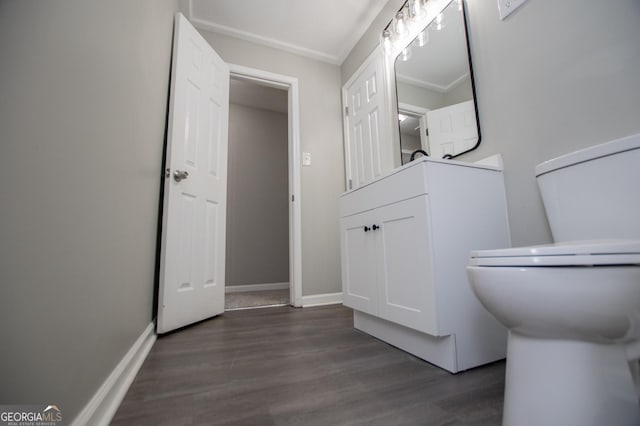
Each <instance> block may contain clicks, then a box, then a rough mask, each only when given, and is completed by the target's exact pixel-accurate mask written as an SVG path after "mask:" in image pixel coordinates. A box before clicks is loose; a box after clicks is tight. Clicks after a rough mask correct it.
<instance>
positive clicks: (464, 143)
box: [427, 101, 478, 158]
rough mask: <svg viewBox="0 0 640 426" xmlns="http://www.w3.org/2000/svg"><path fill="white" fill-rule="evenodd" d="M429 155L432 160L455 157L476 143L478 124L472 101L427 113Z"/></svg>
mask: <svg viewBox="0 0 640 426" xmlns="http://www.w3.org/2000/svg"><path fill="white" fill-rule="evenodd" d="M427 127H428V129H429V153H430V155H431V156H432V157H434V158H442V157H443V156H445V155H447V154H450V155H456V154H459V153H461V152H464V151H467V150H469V149H471V148H473V147H474V146H475V145H476V143H477V142H478V124H477V121H476V110H475V105H474V103H473V101H466V102H461V103H459V104H455V105H450V106H448V107H444V108H439V109H434V110H431V111H429V112H427Z"/></svg>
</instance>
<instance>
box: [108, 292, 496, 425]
mask: <svg viewBox="0 0 640 426" xmlns="http://www.w3.org/2000/svg"><path fill="white" fill-rule="evenodd" d="M503 387H504V362H498V363H494V364H490V365H488V366H485V367H481V368H476V369H473V370H470V371H467V372H463V373H459V374H457V375H452V374H450V373H448V372H446V371H444V370H441V369H439V368H437V367H434V366H432V365H430V364H428V363H426V362H424V361H422V360H419V359H417V358H415V357H413V356H411V355H409V354H407V353H405V352H403V351H400V350H398V349H396V348H394V347H392V346H389V345H387V344H385V343H383V342H380V341H378V340H376V339H374V338H372V337H370V336H368V335H366V334H363V333H361V332H359V331H357V330H354V329H353V319H352V311H351V310H350V309H348V308H345V307H343V306H340V305H332V306H323V307H317V308H305V309H296V308H291V307H288V306H287V307H277V308H268V309H253V310H243V311H232V312H226V313H225V314H224V315H222V316H221V317H218V318H214V319H211V320H208V321H203V322H201V323H198V324H195V325H193V326H191V327H187V328H185V329H182V330H179V331H178V332H175V333H171V334H168V335H166V336H163V337H160V338H159V339H158V340H157V342H156V344H155V346H154V347H153V349H152V350H151V352H150V354H149V357H148V358H147V360H146V361H145V363H144V365H143V366H142V369H141V370H140V372H139V374H138V376H137V377H136V379H135V381H134V383H133V384H132V386H131V388H130V389H129V392H128V393H127V395H126V397H125V399H124V401H123V402H122V405H121V406H120V409H119V410H118V412H117V413H116V416H115V417H114V419H113V423H112V424H113V425H133V424H135V425H211V424H224V425H305V426H307V425H347V424H349V425H355V424H367V425H371V424H374V425H401V424H406V425H420V424H424V425H444V424H447V425H453V424H461V425H464V424H467V425H497V424H500V421H501V415H502V397H503Z"/></svg>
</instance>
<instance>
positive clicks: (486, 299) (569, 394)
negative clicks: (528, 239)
mask: <svg viewBox="0 0 640 426" xmlns="http://www.w3.org/2000/svg"><path fill="white" fill-rule="evenodd" d="M468 271H469V276H470V281H471V287H472V289H473V291H474V293H475V294H476V296H477V297H478V299H479V300H480V302H481V303H482V304H483V305H484V306H485V307H486V308H487V310H488V311H489V312H491V313H492V314H493V315H494V316H495V317H496V318H497V319H498V320H499V321H500V322H501V323H502V324H504V325H505V326H506V327H507V328H508V329H509V340H508V347H507V372H506V380H505V402H504V417H503V421H504V424H505V425H525V424H526V425H528V424H531V425H554V424H557V425H581V426H584V425H603V424H611V425H638V424H640V409H639V406H638V395H637V393H636V388H635V383H634V377H633V374H632V373H633V371H632V369H631V368H630V365H629V358H630V356H632V355H631V354H629V353H628V350H627V346H626V344H631V343H633V342H635V341H637V340H638V339H639V338H640V241H606V242H575V243H571V244H558V245H547V246H537V247H527V248H514V249H505V250H487V251H478V252H473V253H472V259H471V266H469V267H468ZM636 379H637V378H636Z"/></svg>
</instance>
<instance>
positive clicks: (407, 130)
mask: <svg viewBox="0 0 640 426" xmlns="http://www.w3.org/2000/svg"><path fill="white" fill-rule="evenodd" d="M395 77H396V93H397V98H398V99H397V101H398V113H399V114H398V122H399V127H400V149H401V152H402V164H405V163H407V162H408V161H410V157H411V154H412V153H416V154H417V151H418V150H421V151H422V152H423V153H426V154H427V155H429V156H432V157H434V158H454V157H457V156H458V155H461V154H464V153H466V152H469V151H471V150H473V149H475V148H477V147H478V145H479V144H480V128H479V125H478V115H477V107H476V99H475V90H474V85H473V72H472V68H471V59H470V53H469V44H468V39H467V27H466V19H465V6H464V2H463V1H462V0H453V1H451V3H449V4H448V5H447V6H446V7H445V8H444V10H442V12H441V13H440V14H438V15H437V16H436V18H435V19H434V20H433V21H432V22H430V23H429V24H428V25H427V26H426V28H424V30H423V31H422V32H420V33H419V34H418V36H417V37H416V38H415V39H414V40H413V41H412V42H411V43H409V45H408V46H407V47H406V48H405V49H404V50H402V51H401V52H400V54H399V55H398V57H397V58H396V60H395ZM423 153H420V154H422V155H424V154H423Z"/></svg>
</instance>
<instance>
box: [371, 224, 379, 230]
mask: <svg viewBox="0 0 640 426" xmlns="http://www.w3.org/2000/svg"><path fill="white" fill-rule="evenodd" d="M371 229H373V230H374V231H375V230H376V229H380V227H379V226H378V225H373V226H372V227H371Z"/></svg>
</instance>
